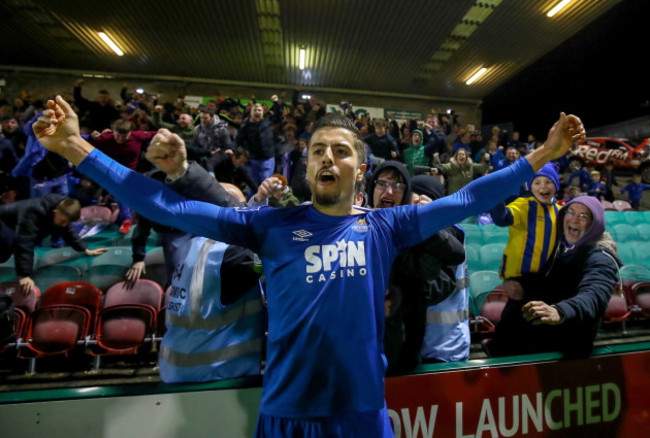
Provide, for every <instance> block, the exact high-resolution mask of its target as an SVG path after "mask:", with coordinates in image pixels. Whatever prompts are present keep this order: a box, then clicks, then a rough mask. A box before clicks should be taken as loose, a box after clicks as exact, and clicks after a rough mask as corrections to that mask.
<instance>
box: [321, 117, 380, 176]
mask: <svg viewBox="0 0 650 438" xmlns="http://www.w3.org/2000/svg"><path fill="white" fill-rule="evenodd" d="M334 128H342V129H345V130H346V131H349V132H350V133H351V134H352V137H353V138H354V148H355V149H356V151H357V155H358V156H359V164H363V163H365V162H366V156H367V151H366V143H365V142H364V141H363V136H362V135H361V132H359V130H358V129H357V127H356V126H355V125H354V123H352V120H350V118H349V117H345V116H340V115H338V114H325V115H324V116H323V117H321V118H319V119H318V120H316V122H315V123H314V126H313V127H312V135H311V138H314V134H316V132H317V131H319V130H320V129H334ZM310 143H311V142H310ZM310 146H311V144H310Z"/></svg>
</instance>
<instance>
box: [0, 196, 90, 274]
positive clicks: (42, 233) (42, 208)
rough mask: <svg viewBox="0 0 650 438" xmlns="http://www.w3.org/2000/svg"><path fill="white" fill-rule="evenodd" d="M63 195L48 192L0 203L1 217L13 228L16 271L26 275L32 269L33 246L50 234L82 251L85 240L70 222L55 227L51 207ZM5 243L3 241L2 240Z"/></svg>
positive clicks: (52, 207)
mask: <svg viewBox="0 0 650 438" xmlns="http://www.w3.org/2000/svg"><path fill="white" fill-rule="evenodd" d="M64 198H65V197H64V196H62V195H59V194H57V193H50V194H49V195H45V196H43V197H41V198H34V199H26V200H22V201H17V202H12V203H9V204H4V205H1V206H0V220H1V221H2V222H3V223H4V224H5V225H6V226H7V227H9V228H11V229H13V230H14V232H15V234H16V236H15V241H14V257H15V260H16V274H17V275H18V276H19V277H28V276H30V275H32V273H33V271H34V247H35V246H36V244H38V243H40V242H41V240H43V239H44V238H46V237H47V236H49V235H51V234H53V235H54V236H60V237H62V238H63V240H64V241H65V242H66V243H67V244H68V245H70V246H71V247H72V248H74V249H75V250H77V251H84V250H85V249H86V248H87V245H86V243H85V242H84V241H83V240H81V238H80V237H79V235H78V234H77V232H76V231H75V230H74V228H73V227H72V224H69V225H68V226H67V227H56V226H54V209H55V208H56V206H57V205H58V204H59V202H61V200H63V199H64ZM3 244H4V243H3Z"/></svg>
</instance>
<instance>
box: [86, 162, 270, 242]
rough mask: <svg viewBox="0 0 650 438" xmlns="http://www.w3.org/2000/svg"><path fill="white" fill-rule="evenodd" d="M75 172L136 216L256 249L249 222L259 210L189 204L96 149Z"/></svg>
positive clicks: (184, 199) (188, 201)
mask: <svg viewBox="0 0 650 438" xmlns="http://www.w3.org/2000/svg"><path fill="white" fill-rule="evenodd" d="M78 170H79V171H80V172H81V173H83V174H84V175H86V176H88V177H89V178H91V179H92V180H94V181H95V182H97V183H98V184H99V185H100V186H102V187H103V188H104V189H106V190H107V191H108V192H109V193H111V194H112V195H113V196H115V197H117V198H118V199H120V201H122V202H123V203H125V204H126V205H128V206H129V207H130V208H132V209H133V210H135V211H136V212H138V213H139V214H141V215H143V216H145V217H148V218H150V219H152V220H155V221H156V222H158V223H160V224H163V225H168V226H171V227H174V228H177V229H179V230H182V231H185V232H187V233H190V234H195V235H199V236H205V237H208V238H210V239H214V240H218V241H220V242H225V243H229V244H236V245H241V246H244V247H247V248H250V249H251V250H253V251H257V250H258V249H259V242H258V241H257V238H256V236H255V233H254V231H253V225H252V223H253V222H254V220H255V217H256V214H257V213H258V212H259V211H260V208H256V209H255V208H252V209H251V208H247V209H235V208H224V207H219V206H216V205H214V204H209V203H205V202H200V201H190V200H188V199H186V198H184V197H183V196H181V195H179V194H178V193H176V192H175V191H173V190H171V189H170V188H168V187H166V186H165V185H164V184H162V183H160V182H158V181H156V180H154V179H152V178H147V177H146V176H144V175H141V174H139V173H137V172H134V171H132V170H130V169H128V168H126V167H124V166H122V165H121V164H119V163H117V162H115V161H114V160H112V159H111V158H109V157H107V156H106V155H105V154H103V153H102V152H101V151H99V150H97V149H95V150H93V151H92V152H91V153H90V154H89V155H88V157H86V158H85V159H84V160H83V161H82V162H81V164H80V165H79V166H78Z"/></svg>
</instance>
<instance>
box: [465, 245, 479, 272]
mask: <svg viewBox="0 0 650 438" xmlns="http://www.w3.org/2000/svg"><path fill="white" fill-rule="evenodd" d="M480 247H481V246H480V244H478V243H472V244H466V245H465V262H466V263H467V270H468V271H469V272H476V271H480V270H481V258H480V257H479V254H478V250H477V249H476V248H480Z"/></svg>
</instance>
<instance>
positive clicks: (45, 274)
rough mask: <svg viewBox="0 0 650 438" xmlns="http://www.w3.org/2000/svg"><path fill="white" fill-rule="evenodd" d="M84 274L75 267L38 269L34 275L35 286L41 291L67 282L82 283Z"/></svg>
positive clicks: (62, 266) (52, 266)
mask: <svg viewBox="0 0 650 438" xmlns="http://www.w3.org/2000/svg"><path fill="white" fill-rule="evenodd" d="M81 278H82V272H81V271H80V270H79V268H77V267H75V266H68V265H48V266H43V267H41V268H38V269H36V271H35V272H34V273H33V274H32V280H34V284H36V287H38V288H39V289H40V290H42V291H44V290H47V289H48V288H49V287H50V286H54V285H55V284H58V283H63V282H66V281H80V280H81Z"/></svg>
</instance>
